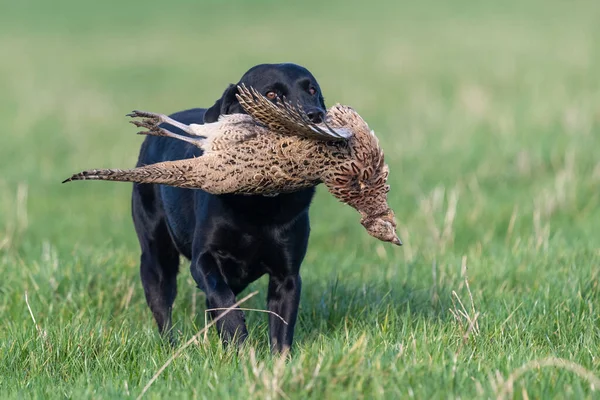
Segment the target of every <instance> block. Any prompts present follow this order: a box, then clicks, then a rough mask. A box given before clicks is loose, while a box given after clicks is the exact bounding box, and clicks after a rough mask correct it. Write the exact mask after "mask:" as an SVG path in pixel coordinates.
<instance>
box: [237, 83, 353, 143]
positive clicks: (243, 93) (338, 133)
mask: <svg viewBox="0 0 600 400" xmlns="http://www.w3.org/2000/svg"><path fill="white" fill-rule="evenodd" d="M238 91H239V94H236V97H237V99H238V101H239V102H240V105H241V106H242V108H243V109H244V110H245V111H246V112H247V113H248V114H249V115H250V116H252V118H254V119H255V120H256V121H258V122H260V123H262V124H264V125H266V126H267V128H269V129H271V130H275V131H277V132H281V133H285V134H290V135H297V136H302V137H307V138H311V139H316V140H333V141H337V140H348V139H350V137H352V131H351V130H350V129H348V128H345V127H335V128H332V127H330V126H329V125H328V124H327V123H326V122H323V123H320V124H315V123H314V122H312V121H311V120H310V119H309V118H308V116H307V115H306V113H305V112H304V110H302V107H301V106H298V107H294V106H292V105H291V104H289V103H288V102H287V101H286V100H285V99H283V100H280V101H279V102H278V103H277V104H273V103H272V102H270V101H269V100H268V99H267V98H266V97H265V96H263V95H262V94H260V93H258V92H257V91H256V90H255V89H254V88H247V87H246V85H244V84H242V85H241V86H238Z"/></svg>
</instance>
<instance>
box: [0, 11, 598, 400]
mask: <svg viewBox="0 0 600 400" xmlns="http://www.w3.org/2000/svg"><path fill="white" fill-rule="evenodd" d="M86 3H87V4H84V2H77V1H73V0H69V1H66V0H62V1H58V2H48V1H41V0H36V1H23V2H12V3H10V4H9V3H6V4H3V5H2V13H0V50H2V51H1V53H2V56H1V57H0V122H1V123H2V130H3V133H2V139H1V145H0V172H1V174H0V270H1V271H2V275H1V279H0V321H1V322H0V397H2V398H25V397H29V398H96V399H106V398H135V397H136V396H137V395H139V394H140V392H141V390H142V388H143V387H144V385H146V383H147V382H148V381H149V380H150V378H151V377H152V375H153V374H154V373H155V372H156V371H157V370H158V369H159V368H160V367H161V365H163V364H164V363H165V362H166V361H167V360H168V358H169V357H170V356H171V355H172V354H173V350H171V349H169V348H168V347H165V346H163V345H162V344H161V342H160V340H159V338H158V337H157V334H156V329H155V325H154V321H153V319H152V316H151V314H150V312H149V310H148V308H147V306H146V304H145V300H144V297H143V292H142V288H141V284H140V281H139V277H138V258H139V249H138V244H137V241H136V237H135V232H134V230H133V226H132V222H131V219H130V215H129V214H130V204H129V202H130V200H129V193H130V186H129V185H127V184H119V183H99V182H91V183H75V184H70V185H61V184H60V181H61V180H62V179H64V178H65V177H67V176H69V175H70V174H71V173H73V172H77V171H79V170H82V169H87V168H100V167H128V166H132V165H133V164H134V163H135V161H136V157H137V152H138V148H139V145H140V143H141V140H142V138H140V137H139V136H136V135H135V130H134V129H133V128H132V127H131V126H129V125H128V124H127V120H126V118H125V117H124V115H125V114H126V113H127V112H129V111H130V110H133V109H145V110H154V111H160V112H174V111H177V110H180V109H184V108H189V107H193V106H209V105H212V103H213V102H214V101H215V100H216V99H217V98H218V97H219V96H220V95H221V93H222V91H223V90H224V88H225V87H226V85H227V84H228V83H230V82H235V81H237V79H238V78H239V77H240V76H241V75H242V74H243V73H244V72H245V71H246V70H247V69H248V68H249V67H251V66H252V65H254V64H257V63H262V62H281V61H292V62H297V63H299V64H302V65H305V66H306V67H308V68H309V69H310V70H311V71H312V72H313V73H314V74H315V75H316V77H317V79H318V80H319V82H320V83H321V86H322V88H323V90H324V92H325V93H326V94H327V99H326V100H327V102H328V104H329V105H331V104H333V103H334V102H341V103H345V104H350V105H352V106H354V107H355V108H356V109H358V111H359V112H360V113H361V115H363V117H364V118H365V119H366V120H367V121H368V122H369V123H370V125H371V127H372V128H374V129H375V131H376V132H377V133H378V136H379V137H380V139H381V142H382V145H383V148H384V150H385V152H386V160H387V161H388V162H389V164H390V168H391V176H390V183H391V186H392V190H391V192H390V205H391V206H392V207H393V208H394V209H395V211H396V214H397V216H398V219H399V222H400V225H401V232H400V233H401V237H402V239H403V241H404V242H405V246H404V247H402V248H395V247H393V246H391V245H385V244H382V243H380V242H377V241H376V240H375V239H373V238H371V237H370V236H368V235H367V234H366V232H365V231H364V229H362V227H361V226H360V224H359V223H358V219H359V218H358V216H357V214H356V212H355V211H354V210H352V209H350V208H349V207H346V206H343V205H340V204H338V203H337V201H336V200H335V199H333V198H332V197H331V196H329V195H328V194H327V193H326V191H325V190H324V188H322V187H321V188H319V190H318V196H317V198H316V200H315V202H314V206H313V208H312V210H311V216H312V225H313V233H312V236H311V242H310V247H309V251H308V254H307V257H306V260H305V262H304V264H303V268H302V271H303V273H302V275H303V280H304V291H303V294H302V303H301V310H300V316H299V323H298V325H297V329H296V341H295V352H294V355H293V357H292V358H291V360H289V361H288V362H287V363H286V364H285V365H284V364H282V363H281V362H279V361H278V360H276V359H274V358H272V357H271V356H270V355H269V353H268V342H267V338H268V334H267V320H266V316H265V315H264V314H262V313H253V312H250V313H248V314H247V318H248V324H249V328H250V330H251V335H250V336H251V338H250V340H249V343H248V346H246V348H244V349H243V350H242V351H241V352H240V353H239V354H234V353H232V352H228V351H224V350H223V349H222V348H221V346H220V345H219V342H218V340H217V337H216V334H215V333H214V331H212V330H211V331H210V335H209V341H208V343H204V342H202V343H200V344H199V345H193V346H191V347H189V348H187V349H186V350H184V351H183V353H182V354H181V356H179V357H177V358H176V359H175V361H174V362H173V363H172V364H171V365H170V366H169V367H168V368H167V369H166V370H165V371H164V373H163V374H162V375H161V376H160V377H159V378H158V379H157V380H156V382H154V384H153V385H152V386H151V387H150V389H149V391H148V392H147V393H146V396H147V397H148V398H156V399H159V398H170V397H174V398H175V397H176V398H207V399H211V398H232V399H237V398H249V397H251V398H278V397H281V398H315V399H322V398H328V399H329V398H410V397H415V398H474V397H477V398H496V397H498V396H502V395H504V394H506V398H512V397H513V395H514V398H544V399H552V398H565V397H567V398H598V397H599V396H600V394H599V392H598V390H600V387H599V386H598V385H596V386H594V387H593V386H592V385H591V384H590V381H589V380H588V379H586V376H584V374H583V372H582V371H579V372H578V373H574V372H572V371H569V370H567V369H565V368H562V367H560V366H549V367H544V368H542V367H536V366H535V364H530V365H531V368H528V369H527V372H525V373H524V374H523V375H522V376H519V377H517V378H518V379H516V380H515V382H514V386H513V387H512V391H509V392H508V393H503V391H504V390H505V389H510V385H506V384H505V382H504V381H505V380H506V379H508V377H509V376H510V374H511V373H512V372H513V371H515V370H517V369H518V368H520V367H521V366H523V365H525V364H527V363H528V362H530V361H532V360H542V359H546V358H548V357H555V358H560V359H563V360H567V361H569V362H572V363H576V364H578V365H580V366H581V367H582V368H584V369H585V370H587V371H588V373H591V374H593V375H595V376H596V377H598V376H600V286H599V279H600V238H599V237H598V227H599V226H600V190H599V188H600V111H599V110H600V79H598V77H599V76H600V42H599V41H598V38H599V37H600V24H598V23H597V22H598V20H600V6H599V5H598V4H597V2H596V1H587V2H586V1H575V2H561V1H553V0H551V1H542V0H539V1H536V0H533V1H526V2H522V1H517V0H511V1H509V2H492V1H466V0H458V1H452V2H441V1H440V2H432V1H427V2H423V3H420V4H416V2H394V1H389V2H351V1H331V2H327V3H322V2H317V1H311V2H294V3H292V2H282V1H279V2H268V1H252V2H243V1H234V2H225V3H222V2H206V4H204V5H198V4H197V3H198V2H195V1H178V2H155V1H144V2H142V1H135V2H133V1H132V2H126V1H120V2H117V1H114V0H107V1H102V2H86ZM181 270H182V273H181V274H180V277H179V295H178V298H177V300H176V303H175V311H174V320H175V321H176V323H177V325H176V327H177V329H178V336H179V338H180V340H181V342H182V343H183V342H185V341H186V340H188V339H189V338H191V337H192V336H193V335H194V334H195V333H196V332H197V331H198V330H200V329H201V328H202V327H203V326H204V323H205V321H204V312H203V310H204V297H203V295H202V294H201V293H199V292H198V290H197V289H196V288H195V285H194V284H193V281H192V279H191V277H190V276H189V273H188V263H187V261H185V260H182V266H181ZM467 278H468V286H467V285H466V283H465V282H466V280H467ZM469 288H470V290H469ZM253 290H258V291H259V294H258V295H257V296H255V297H253V298H252V299H251V300H250V301H249V302H248V303H246V304H245V306H248V307H254V308H261V309H264V307H265V305H264V303H265V301H264V298H265V295H266V285H265V280H264V279H261V280H260V281H258V282H257V283H255V284H253V285H252V286H251V287H250V288H249V289H248V292H249V291H253ZM454 293H455V294H454ZM26 294H27V295H28V301H29V305H30V310H31V313H32V314H33V316H34V317H35V320H36V322H37V328H36V325H35V324H34V322H33V320H32V315H30V310H29V309H28V306H27V304H26V301H25V295H26ZM470 294H472V301H471V296H470ZM458 299H460V300H461V301H462V303H463V304H464V306H465V310H464V311H463V313H464V315H463V314H461V313H458V311H459V310H461V311H462V308H461V306H460V304H459V302H458ZM455 314H456V317H455ZM469 320H470V321H473V320H475V321H476V322H477V325H478V329H477V328H476V327H474V326H472V324H471V323H469ZM38 330H39V331H38ZM588 378H589V377H588ZM589 379H594V378H593V377H592V378H589ZM596 379H597V378H596ZM503 385H504V386H503ZM594 389H595V390H596V391H594Z"/></svg>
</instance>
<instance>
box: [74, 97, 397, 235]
mask: <svg viewBox="0 0 600 400" xmlns="http://www.w3.org/2000/svg"><path fill="white" fill-rule="evenodd" d="M238 90H239V94H238V95H237V96H238V100H239V101H240V104H241V105H242V107H243V108H244V110H245V111H246V112H247V113H248V115H244V114H234V115H222V116H221V117H220V118H219V120H218V121H217V122H215V123H211V124H204V125H197V124H191V125H189V126H188V125H184V124H181V123H179V122H177V121H174V120H172V119H170V118H169V117H167V116H165V115H162V114H153V113H147V112H140V111H135V112H133V113H132V114H130V116H132V117H141V118H144V119H143V120H142V121H138V120H135V121H132V123H134V124H135V125H136V126H138V127H143V128H147V129H148V131H144V132H140V133H143V134H150V135H157V136H168V137H174V138H177V139H179V140H185V141H187V142H189V143H192V144H194V145H196V146H198V147H200V148H201V149H202V150H204V153H203V155H202V156H201V157H197V158H191V159H184V160H177V161H166V162H161V163H156V164H152V165H148V166H144V167H139V168H134V169H131V170H111V169H109V170H90V171H84V172H81V173H79V174H76V175H73V176H72V177H71V178H69V179H67V180H66V181H65V182H68V181H71V180H86V179H98V180H112V181H126V182H138V183H156V184H165V185H171V186H177V187H183V188H200V189H203V190H205V191H207V192H209V193H212V194H224V193H237V194H249V195H251V194H253V195H256V194H259V195H267V196H273V195H277V194H279V193H286V192H294V191H297V190H300V189H304V188H307V187H312V186H316V185H318V184H319V183H324V184H325V185H326V186H327V188H328V189H329V191H330V193H331V194H333V195H334V196H335V197H336V198H338V199H339V200H340V201H342V202H344V203H346V204H349V205H350V206H352V207H353V208H355V209H356V210H357V211H358V212H359V213H360V215H361V217H362V218H361V223H362V225H363V226H364V227H365V228H366V229H367V231H368V232H369V234H371V235H372V236H374V237H376V238H378V239H380V240H383V241H387V242H392V243H395V244H398V245H400V244H401V242H400V240H399V239H398V236H397V234H396V221H395V217H394V213H393V211H392V210H391V209H390V208H389V207H388V204H387V192H388V191H389V186H388V185H387V177H388V173H389V170H388V166H387V165H386V164H385V162H384V155H383V151H382V149H381V147H380V146H379V142H378V140H377V137H376V136H375V134H374V133H373V131H371V130H370V129H369V126H368V125H367V123H366V122H365V121H364V120H363V119H362V118H361V117H360V115H358V113H357V112H356V111H354V110H353V109H352V108H350V107H348V106H344V105H340V104H336V105H334V106H333V107H331V108H330V109H329V110H328V112H327V115H326V117H325V121H324V122H323V123H321V124H314V123H312V122H311V121H309V120H308V118H307V117H306V115H305V114H304V112H303V111H302V109H301V108H299V107H293V106H292V105H290V104H288V103H287V102H286V101H285V100H283V101H279V102H278V103H277V104H274V103H272V102H270V101H269V100H268V99H266V98H265V97H264V96H262V95H260V94H259V93H257V92H255V91H254V90H253V89H251V88H250V89H248V88H246V87H245V86H242V87H239V88H238ZM161 123H166V124H170V125H172V126H176V127H178V128H180V129H182V130H184V131H185V132H186V133H188V134H189V135H190V136H182V135H177V134H175V133H172V132H170V131H168V130H167V129H164V128H160V127H159V124H161Z"/></svg>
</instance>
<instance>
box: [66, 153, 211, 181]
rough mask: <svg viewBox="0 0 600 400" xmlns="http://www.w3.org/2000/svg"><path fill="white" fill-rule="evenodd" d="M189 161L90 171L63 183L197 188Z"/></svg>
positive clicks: (76, 175)
mask: <svg viewBox="0 0 600 400" xmlns="http://www.w3.org/2000/svg"><path fill="white" fill-rule="evenodd" d="M190 161H191V160H189V159H186V160H178V161H165V162H161V163H157V164H152V165H147V166H144V167H138V168H134V169H126V170H123V169H92V170H88V171H83V172H80V173H78V174H75V175H73V176H71V177H70V178H68V179H65V180H64V181H63V183H66V182H71V181H82V180H102V181H117V182H135V183H156V184H164V185H170V186H177V187H188V188H189V187H198V185H199V182H195V181H194V179H193V178H192V176H190V175H192V174H191V172H192V169H193V166H192V165H191V164H190Z"/></svg>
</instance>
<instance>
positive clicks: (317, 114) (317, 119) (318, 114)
mask: <svg viewBox="0 0 600 400" xmlns="http://www.w3.org/2000/svg"><path fill="white" fill-rule="evenodd" d="M306 116H307V117H308V119H310V120H311V121H312V122H314V123H315V124H318V123H321V122H323V118H325V111H323V110H321V109H320V108H311V109H310V110H306Z"/></svg>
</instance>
